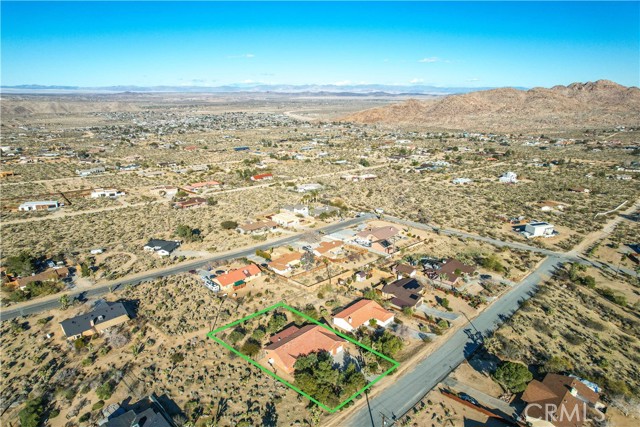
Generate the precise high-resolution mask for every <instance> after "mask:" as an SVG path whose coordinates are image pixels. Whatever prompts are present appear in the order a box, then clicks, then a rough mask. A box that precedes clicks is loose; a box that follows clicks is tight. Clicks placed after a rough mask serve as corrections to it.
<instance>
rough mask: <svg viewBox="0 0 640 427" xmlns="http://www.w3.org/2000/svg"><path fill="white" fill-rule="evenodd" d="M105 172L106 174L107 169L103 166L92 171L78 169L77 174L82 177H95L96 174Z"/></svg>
mask: <svg viewBox="0 0 640 427" xmlns="http://www.w3.org/2000/svg"><path fill="white" fill-rule="evenodd" d="M104 172H105V168H104V167H102V166H98V167H97V168H92V169H76V174H78V175H80V176H89V175H95V174H98V173H104Z"/></svg>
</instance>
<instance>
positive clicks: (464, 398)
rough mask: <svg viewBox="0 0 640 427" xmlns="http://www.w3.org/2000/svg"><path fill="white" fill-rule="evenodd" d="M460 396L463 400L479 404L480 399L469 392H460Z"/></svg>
mask: <svg viewBox="0 0 640 427" xmlns="http://www.w3.org/2000/svg"><path fill="white" fill-rule="evenodd" d="M458 397H459V398H460V399H462V400H465V401H467V402H469V403H471V404H473V405H478V401H477V400H476V399H474V398H473V397H471V396H469V395H468V394H467V393H458Z"/></svg>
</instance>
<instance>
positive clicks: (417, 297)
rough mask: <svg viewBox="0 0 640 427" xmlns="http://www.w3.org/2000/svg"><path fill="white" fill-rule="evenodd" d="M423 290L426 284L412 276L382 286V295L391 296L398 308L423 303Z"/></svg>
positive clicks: (392, 301) (392, 302)
mask: <svg viewBox="0 0 640 427" xmlns="http://www.w3.org/2000/svg"><path fill="white" fill-rule="evenodd" d="M422 292H424V286H422V285H421V284H420V283H419V282H418V281H417V280H416V279H413V278H411V277H407V278H404V279H400V280H396V281H395V282H392V283H389V284H388V285H386V286H385V287H383V288H382V295H383V296H384V297H386V298H391V301H390V302H391V305H392V306H393V307H396V308H398V309H403V308H405V307H410V308H414V307H416V306H418V305H420V304H422Z"/></svg>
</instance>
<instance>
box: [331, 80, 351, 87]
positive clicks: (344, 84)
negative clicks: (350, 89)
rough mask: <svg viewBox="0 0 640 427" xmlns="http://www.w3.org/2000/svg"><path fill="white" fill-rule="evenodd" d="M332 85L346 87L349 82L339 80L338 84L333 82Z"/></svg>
mask: <svg viewBox="0 0 640 427" xmlns="http://www.w3.org/2000/svg"><path fill="white" fill-rule="evenodd" d="M333 84H334V85H336V86H346V85H350V84H351V80H341V81H339V82H334V83H333Z"/></svg>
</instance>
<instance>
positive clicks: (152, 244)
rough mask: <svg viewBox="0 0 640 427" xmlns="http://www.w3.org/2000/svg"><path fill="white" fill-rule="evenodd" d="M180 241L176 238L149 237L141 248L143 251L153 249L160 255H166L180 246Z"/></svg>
mask: <svg viewBox="0 0 640 427" xmlns="http://www.w3.org/2000/svg"><path fill="white" fill-rule="evenodd" d="M180 243H181V242H180V241H178V240H161V239H150V240H149V242H148V243H147V244H146V245H144V247H143V249H144V250H145V251H154V252H155V253H157V254H158V255H160V256H168V255H169V254H171V252H173V251H175V250H176V249H177V248H178V246H180Z"/></svg>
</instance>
